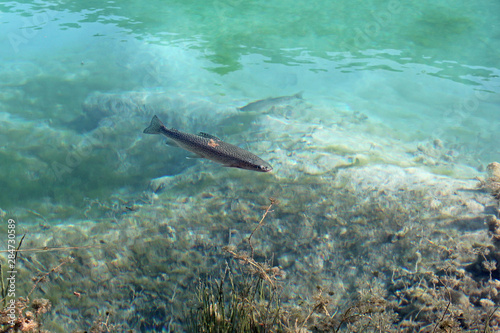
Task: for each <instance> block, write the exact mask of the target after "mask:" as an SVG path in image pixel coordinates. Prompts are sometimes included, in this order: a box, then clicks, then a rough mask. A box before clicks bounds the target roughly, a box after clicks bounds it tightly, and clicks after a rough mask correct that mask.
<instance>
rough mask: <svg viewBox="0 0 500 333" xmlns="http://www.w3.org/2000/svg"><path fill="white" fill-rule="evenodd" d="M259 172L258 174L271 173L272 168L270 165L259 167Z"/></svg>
mask: <svg viewBox="0 0 500 333" xmlns="http://www.w3.org/2000/svg"><path fill="white" fill-rule="evenodd" d="M259 171H260V172H271V171H273V167H272V166H270V165H260V166H259Z"/></svg>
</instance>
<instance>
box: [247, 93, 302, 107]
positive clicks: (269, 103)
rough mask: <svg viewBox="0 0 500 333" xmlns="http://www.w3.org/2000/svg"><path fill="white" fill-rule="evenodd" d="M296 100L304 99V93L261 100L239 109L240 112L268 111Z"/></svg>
mask: <svg viewBox="0 0 500 333" xmlns="http://www.w3.org/2000/svg"><path fill="white" fill-rule="evenodd" d="M294 99H302V91H301V92H298V93H296V94H295V95H292V96H281V97H273V98H266V99H261V100H258V101H255V102H252V103H248V104H247V105H245V106H243V107H241V108H238V110H240V111H261V110H267V109H269V108H270V107H271V106H275V105H279V104H282V103H286V102H289V101H291V100H294Z"/></svg>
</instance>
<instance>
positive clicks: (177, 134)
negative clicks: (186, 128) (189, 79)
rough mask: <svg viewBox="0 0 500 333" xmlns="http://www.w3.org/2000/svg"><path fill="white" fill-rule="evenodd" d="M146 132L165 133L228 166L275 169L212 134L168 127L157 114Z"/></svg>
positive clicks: (254, 169) (197, 152)
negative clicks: (186, 131)
mask: <svg viewBox="0 0 500 333" xmlns="http://www.w3.org/2000/svg"><path fill="white" fill-rule="evenodd" d="M144 133H146V134H163V135H164V136H166V137H167V138H169V139H170V140H171V141H172V142H173V143H174V144H175V145H176V146H178V147H180V148H182V149H185V150H187V151H190V152H192V153H194V154H196V155H198V156H199V157H202V158H206V159H209V160H211V161H214V162H217V163H220V164H222V165H224V166H226V167H231V168H240V169H246V170H253V171H259V172H269V171H272V170H273V168H272V167H271V165H270V164H269V163H267V162H266V161H264V160H263V159H261V158H260V157H258V156H257V155H254V154H252V153H251V152H249V151H247V150H245V149H241V148H240V147H237V146H234V145H232V144H230V143H227V142H224V141H222V140H221V139H219V138H217V137H215V136H213V135H210V134H206V133H199V134H198V135H195V134H190V133H184V132H181V131H178V130H176V129H174V128H171V129H168V128H166V127H165V125H163V123H162V122H161V121H160V119H158V117H157V116H154V117H153V119H152V120H151V124H150V125H149V126H148V127H147V128H146V129H145V130H144Z"/></svg>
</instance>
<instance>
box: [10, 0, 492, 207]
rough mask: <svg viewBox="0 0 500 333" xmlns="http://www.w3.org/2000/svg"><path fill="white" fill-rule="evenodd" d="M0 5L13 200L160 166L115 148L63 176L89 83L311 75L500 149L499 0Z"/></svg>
mask: <svg viewBox="0 0 500 333" xmlns="http://www.w3.org/2000/svg"><path fill="white" fill-rule="evenodd" d="M0 9H1V12H2V14H1V17H0V19H1V24H2V33H1V35H0V49H1V50H2V52H1V54H0V60H1V64H0V75H1V79H0V85H1V94H0V112H1V115H2V122H1V123H0V124H1V126H2V151H1V154H2V164H1V166H0V168H1V170H0V173H1V174H2V175H3V176H2V188H3V189H4V191H2V196H1V199H2V202H3V205H5V206H6V207H7V206H10V205H11V204H12V203H13V202H12V199H14V201H15V202H17V203H18V202H19V201H18V200H26V201H31V200H37V199H39V198H40V197H44V198H46V199H47V200H61V199H63V198H65V197H66V195H67V194H71V195H74V196H78V193H74V192H72V191H71V190H68V191H69V192H65V188H66V189H68V188H73V189H75V188H79V191H78V192H79V193H80V194H81V195H83V196H90V197H95V196H100V195H107V194H109V193H110V192H112V191H114V190H116V189H117V188H119V187H123V186H131V187H132V188H133V189H138V188H140V186H141V185H142V184H144V182H146V180H147V179H149V178H151V177H152V176H158V174H155V173H154V172H152V171H150V170H145V171H144V173H143V174H141V173H137V174H134V175H126V174H124V175H120V176H117V175H114V174H113V172H111V171H112V170H110V169H111V168H115V166H112V165H109V164H107V163H109V161H107V160H106V156H105V155H106V154H102V155H101V156H94V157H95V160H94V161H92V162H89V163H86V161H88V159H89V158H90V159H92V156H90V157H86V158H85V161H83V162H81V163H82V164H79V165H78V167H75V168H73V167H71V170H72V171H71V172H68V175H67V177H65V179H64V180H63V181H62V182H63V183H61V182H60V181H59V182H57V183H55V184H54V182H53V180H54V179H53V175H50V173H51V172H49V171H47V170H41V169H44V168H46V167H47V166H49V167H50V166H51V165H52V164H53V163H54V161H56V162H60V163H62V164H63V165H67V163H65V162H64V160H65V158H66V156H65V155H67V154H68V150H71V145H63V144H61V143H64V142H67V143H68V142H72V141H73V142H72V144H75V143H76V142H77V141H78V138H77V135H81V134H82V133H83V132H84V130H83V129H82V128H78V125H75V121H76V122H77V121H78V119H79V118H78V117H79V116H81V115H82V107H81V105H82V102H83V101H84V100H85V98H86V96H87V95H88V94H89V93H91V92H94V91H101V92H121V91H130V90H148V89H156V90H162V91H168V92H172V93H173V94H182V95H183V96H185V97H186V99H189V96H190V95H198V96H204V98H206V99H207V100H209V101H213V102H216V103H219V104H224V105H229V106H242V105H244V104H246V103H247V102H249V101H252V100H257V99H261V98H265V97H269V96H279V95H286V94H292V93H295V92H297V91H304V96H305V98H306V99H307V101H309V102H311V103H313V104H315V105H321V106H323V107H325V108H327V107H336V106H338V105H344V107H345V108H347V109H349V110H354V111H359V112H362V113H364V114H366V115H368V116H369V117H371V118H372V119H376V120H378V121H380V122H381V123H384V124H385V125H387V126H388V127H389V128H390V132H387V133H386V134H387V135H390V136H393V137H396V138H399V139H401V140H404V141H414V140H426V139H429V138H439V139H441V140H443V141H445V142H447V143H449V144H450V145H452V146H453V147H458V148H460V151H461V157H463V160H464V161H466V162H467V163H470V164H471V165H472V166H473V167H475V168H481V166H482V165H484V164H485V163H488V162H490V161H492V160H495V159H498V155H499V148H498V144H497V142H498V141H497V133H498V130H499V127H500V126H499V118H498V106H499V103H500V98H499V95H498V93H499V89H500V86H499V82H500V79H499V70H498V65H499V60H498V59H500V54H499V51H498V50H500V47H499V46H500V45H499V44H500V35H499V33H498V23H497V22H499V21H500V20H499V16H500V5H499V4H497V3H494V2H491V1H478V2H474V3H471V2H466V1H462V2H450V1H438V2H434V3H432V4H431V3H427V2H423V3H414V2H409V1H396V0H394V1H351V2H342V1H313V2H310V1H299V2H284V1H282V2H265V1H251V2H248V1H223V0H221V1H211V2H210V3H208V4H207V3H206V2H201V1H200V2H197V1H188V2H181V1H179V2H176V1H167V2H165V1H150V2H147V3H142V2H136V1H125V2H115V1H109V2H106V3H101V2H86V3H85V4H82V3H79V2H78V3H72V2H68V3H67V2H64V1H54V2H50V1H39V2H31V1H24V2H7V3H4V4H2V5H1V6H0ZM331 112H334V110H332V111H331ZM320 117H328V114H322V115H320ZM82 126H83V125H82ZM141 126H142V125H141ZM384 131H385V130H384ZM34 132H36V134H35V133H34ZM128 135H129V136H133V137H137V136H138V133H129V134H128ZM290 135H293V133H291V134H290ZM80 140H81V139H80ZM58 144H59V147H58ZM109 154H111V151H109ZM109 154H108V158H109ZM79 163H80V162H79ZM108 171H109V173H108ZM176 172H178V170H177V171H176ZM95 174H100V175H105V176H104V177H103V179H99V181H95V180H94V179H95V176H93V175H95ZM33 180H35V181H34V182H33ZM7 193H8V194H7Z"/></svg>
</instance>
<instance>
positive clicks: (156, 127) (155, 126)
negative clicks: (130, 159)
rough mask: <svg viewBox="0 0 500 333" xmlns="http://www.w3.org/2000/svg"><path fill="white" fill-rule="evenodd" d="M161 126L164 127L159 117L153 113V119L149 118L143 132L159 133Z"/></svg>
mask: <svg viewBox="0 0 500 333" xmlns="http://www.w3.org/2000/svg"><path fill="white" fill-rule="evenodd" d="M162 127H165V125H163V123H162V122H161V120H160V119H158V117H157V116H156V115H155V116H154V117H153V119H151V124H149V126H148V127H146V129H145V130H144V132H143V133H146V134H160V133H161V129H162Z"/></svg>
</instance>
